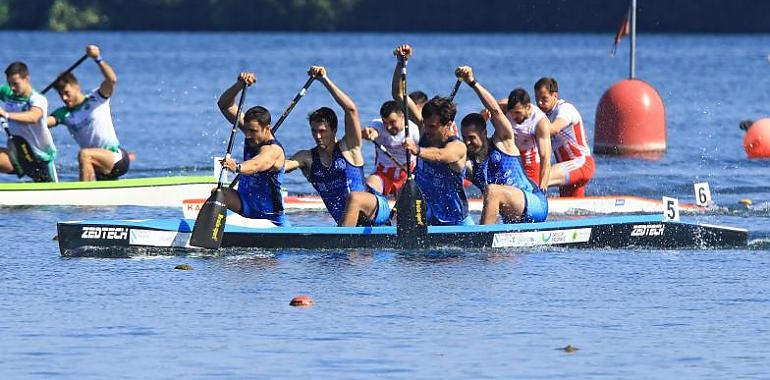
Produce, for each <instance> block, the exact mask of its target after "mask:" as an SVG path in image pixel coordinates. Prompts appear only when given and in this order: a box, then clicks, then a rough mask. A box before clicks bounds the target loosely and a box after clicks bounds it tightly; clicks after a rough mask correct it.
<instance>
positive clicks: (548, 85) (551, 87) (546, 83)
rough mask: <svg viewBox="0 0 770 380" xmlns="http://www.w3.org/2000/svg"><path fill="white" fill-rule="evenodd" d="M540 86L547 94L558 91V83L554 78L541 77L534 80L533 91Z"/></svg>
mask: <svg viewBox="0 0 770 380" xmlns="http://www.w3.org/2000/svg"><path fill="white" fill-rule="evenodd" d="M541 87H545V89H546V90H548V93H549V94H553V93H554V92H558V91H559V83H557V82H556V78H551V77H542V78H540V79H538V80H537V82H535V92H537V90H539V89H540V88H541Z"/></svg>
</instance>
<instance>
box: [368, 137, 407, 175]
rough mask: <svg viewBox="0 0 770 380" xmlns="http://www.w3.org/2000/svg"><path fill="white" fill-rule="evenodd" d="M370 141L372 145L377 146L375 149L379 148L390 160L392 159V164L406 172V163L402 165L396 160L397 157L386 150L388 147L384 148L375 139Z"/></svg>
mask: <svg viewBox="0 0 770 380" xmlns="http://www.w3.org/2000/svg"><path fill="white" fill-rule="evenodd" d="M371 141H372V144H374V146H375V147H377V149H379V150H380V151H382V153H385V155H386V156H387V157H388V158H390V160H391V161H393V163H394V164H396V165H398V166H399V167H400V168H401V170H403V171H405V172H408V171H409V170H408V169H407V168H406V165H404V164H402V163H400V162H398V159H397V158H396V157H393V155H392V154H391V153H390V152H388V148H385V146H383V145H382V144H380V143H378V142H377V141H374V140H371Z"/></svg>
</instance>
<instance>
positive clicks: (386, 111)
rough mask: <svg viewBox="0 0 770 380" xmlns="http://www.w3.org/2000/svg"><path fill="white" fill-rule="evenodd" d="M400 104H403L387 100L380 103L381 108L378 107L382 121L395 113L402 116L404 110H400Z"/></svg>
mask: <svg viewBox="0 0 770 380" xmlns="http://www.w3.org/2000/svg"><path fill="white" fill-rule="evenodd" d="M402 104H403V103H401V102H397V101H395V100H388V101H387V102H385V103H382V107H380V116H382V118H383V119H384V118H386V117H388V115H390V114H392V113H397V114H399V115H402V116H403V115H404V110H403V109H402V107H403V106H402Z"/></svg>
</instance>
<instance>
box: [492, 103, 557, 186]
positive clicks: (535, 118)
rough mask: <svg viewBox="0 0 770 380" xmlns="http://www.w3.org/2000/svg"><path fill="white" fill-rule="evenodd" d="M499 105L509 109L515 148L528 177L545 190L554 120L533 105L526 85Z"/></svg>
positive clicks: (548, 173)
mask: <svg viewBox="0 0 770 380" xmlns="http://www.w3.org/2000/svg"><path fill="white" fill-rule="evenodd" d="M500 107H501V108H502V109H504V110H506V116H507V117H508V120H509V121H511V125H512V126H513V132H514V135H515V141H516V147H517V148H518V149H519V152H520V154H521V163H522V165H524V171H525V173H527V177H529V178H530V179H531V180H532V181H534V182H535V183H536V184H537V185H538V187H539V188H540V189H541V190H543V191H546V190H547V189H548V179H549V178H550V173H551V135H550V130H551V123H550V122H549V121H548V117H547V116H546V115H545V113H543V111H541V110H540V109H539V108H537V107H536V106H535V105H534V104H532V102H531V100H530V97H529V94H528V93H527V90H525V89H523V88H517V89H514V90H513V91H511V93H510V94H509V95H508V99H503V100H501V101H500Z"/></svg>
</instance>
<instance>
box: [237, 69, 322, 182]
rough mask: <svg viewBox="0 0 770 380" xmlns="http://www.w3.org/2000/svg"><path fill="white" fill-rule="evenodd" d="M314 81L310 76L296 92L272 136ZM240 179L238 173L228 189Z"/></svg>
mask: <svg viewBox="0 0 770 380" xmlns="http://www.w3.org/2000/svg"><path fill="white" fill-rule="evenodd" d="M314 80H315V77H313V76H310V78H308V79H307V82H305V84H304V85H303V86H302V88H301V89H299V92H297V95H294V99H292V100H291V103H289V106H288V107H286V110H285V111H283V113H282V114H281V117H280V118H279V119H278V121H277V122H276V123H275V125H273V129H272V132H273V134H275V133H276V132H278V128H280V127H281V124H283V121H284V120H286V118H287V117H289V114H290V113H291V111H292V110H293V109H294V106H296V105H297V103H299V100H300V99H302V97H303V96H305V94H307V89H308V88H310V85H311V84H313V81H314ZM240 179H241V174H240V173H238V175H236V176H235V178H233V182H230V186H229V188H231V189H232V188H233V187H235V184H236V183H238V180H240Z"/></svg>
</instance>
